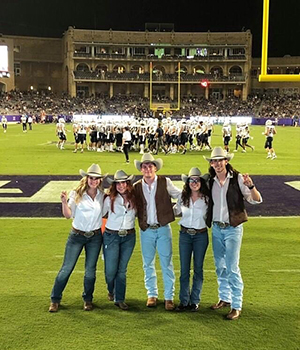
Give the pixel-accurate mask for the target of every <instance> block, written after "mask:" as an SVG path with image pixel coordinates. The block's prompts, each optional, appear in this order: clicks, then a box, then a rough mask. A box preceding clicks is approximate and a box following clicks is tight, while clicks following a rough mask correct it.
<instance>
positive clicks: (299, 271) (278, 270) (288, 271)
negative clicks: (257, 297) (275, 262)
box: [269, 269, 300, 273]
mask: <svg viewBox="0 0 300 350" xmlns="http://www.w3.org/2000/svg"><path fill="white" fill-rule="evenodd" d="M269 272H297V273H299V272H300V270H299V269H298V270H297V269H296V270H269Z"/></svg>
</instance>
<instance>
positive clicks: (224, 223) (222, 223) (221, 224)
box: [217, 221, 227, 228]
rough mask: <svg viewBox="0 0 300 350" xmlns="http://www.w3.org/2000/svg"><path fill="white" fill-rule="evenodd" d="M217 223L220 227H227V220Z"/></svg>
mask: <svg viewBox="0 0 300 350" xmlns="http://www.w3.org/2000/svg"><path fill="white" fill-rule="evenodd" d="M217 225H218V226H219V227H220V228H225V227H227V224H226V222H221V221H218V222H217Z"/></svg>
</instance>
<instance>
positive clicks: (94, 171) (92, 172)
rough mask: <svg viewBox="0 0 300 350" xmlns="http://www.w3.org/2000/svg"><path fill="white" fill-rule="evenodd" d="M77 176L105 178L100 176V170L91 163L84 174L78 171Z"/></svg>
mask: <svg viewBox="0 0 300 350" xmlns="http://www.w3.org/2000/svg"><path fill="white" fill-rule="evenodd" d="M79 174H80V175H81V176H82V177H84V176H93V177H101V178H103V177H105V176H106V175H107V174H105V175H102V174H101V168H100V167H99V165H98V164H95V163H93V164H92V165H91V166H90V167H89V168H88V170H87V171H86V172H85V171H84V170H82V169H80V170H79Z"/></svg>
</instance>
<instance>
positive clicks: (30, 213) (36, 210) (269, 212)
mask: <svg viewBox="0 0 300 350" xmlns="http://www.w3.org/2000/svg"><path fill="white" fill-rule="evenodd" d="M167 176H168V177H170V178H171V179H172V180H176V181H179V180H180V179H181V176H180V175H167ZM140 177H141V176H137V177H136V180H138V179H139V178H140ZM252 178H253V181H254V183H255V184H256V187H257V189H258V190H259V191H260V192H261V194H262V197H263V203H262V204H260V205H249V204H248V203H246V208H247V211H248V214H249V216H299V215H300V210H299V203H300V191H298V190H296V189H294V188H292V187H291V186H288V185H286V184H285V182H291V181H300V176H292V175H291V176H267V175H257V176H252ZM79 179H80V176H76V175H68V176H56V175H52V176H5V175H2V176H0V180H1V181H10V182H9V183H8V184H6V185H5V186H3V187H2V188H7V189H9V188H19V189H20V190H22V192H23V193H21V194H20V193H16V194H6V193H0V217H61V216H62V215H61V205H60V203H1V198H5V197H10V198H11V197H14V198H18V197H20V198H21V197H30V196H32V195H34V194H35V193H36V192H38V191H39V190H40V189H41V188H42V187H43V186H45V184H47V183H48V182H49V181H53V180H56V181H58V180H72V181H74V180H75V181H76V180H79ZM104 187H108V184H107V182H106V181H104Z"/></svg>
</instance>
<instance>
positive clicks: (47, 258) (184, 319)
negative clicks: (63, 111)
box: [0, 124, 300, 350]
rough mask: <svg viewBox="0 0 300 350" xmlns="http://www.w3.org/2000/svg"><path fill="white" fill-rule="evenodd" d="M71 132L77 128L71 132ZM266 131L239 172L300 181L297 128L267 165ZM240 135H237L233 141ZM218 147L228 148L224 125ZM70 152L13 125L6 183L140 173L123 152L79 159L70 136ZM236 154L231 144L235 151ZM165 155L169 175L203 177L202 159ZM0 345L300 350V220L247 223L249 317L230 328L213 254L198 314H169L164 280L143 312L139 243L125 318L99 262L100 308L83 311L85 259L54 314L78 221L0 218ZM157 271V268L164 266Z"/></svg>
mask: <svg viewBox="0 0 300 350" xmlns="http://www.w3.org/2000/svg"><path fill="white" fill-rule="evenodd" d="M67 128H68V129H69V130H71V126H67ZM263 129H264V128H263V127H260V126H254V127H251V130H252V132H251V134H252V136H254V139H253V140H250V142H249V143H250V144H252V145H254V146H255V147H256V148H255V151H254V152H251V151H250V152H247V153H245V154H242V153H241V152H238V153H236V154H235V157H234V159H233V161H232V165H233V166H234V167H235V168H237V169H238V170H239V171H241V172H249V173H250V174H256V175H260V174H266V175H299V174H300V163H299V148H300V147H299V146H300V145H299V132H300V129H299V128H291V127H286V128H285V127H278V128H277V129H278V134H277V135H275V138H274V147H275V150H276V153H277V155H278V158H277V159H276V160H274V161H271V160H266V154H265V151H264V148H263V146H264V141H265V137H264V136H263V135H262V134H261V133H262V132H263ZM233 133H234V135H235V132H233ZM212 140H213V141H212V146H217V145H221V144H222V137H221V128H220V126H217V127H216V128H215V133H214V134H213V138H212ZM68 141H69V142H70V143H67V144H66V149H65V150H62V151H60V150H58V149H57V148H56V146H55V143H56V136H55V126H54V125H51V124H50V125H34V126H33V131H28V132H27V133H23V132H22V127H21V125H9V126H8V132H7V133H6V134H4V133H3V134H2V135H0V147H1V150H2V152H1V163H0V173H1V174H2V175H78V170H79V169H80V168H83V169H86V168H87V167H88V166H89V165H90V164H91V163H93V162H95V163H99V164H100V165H101V167H102V171H103V172H104V173H106V172H108V173H110V174H113V173H114V172H115V171H116V170H117V169H121V168H123V169H124V170H126V171H127V172H128V173H134V174H138V172H137V170H136V169H135V167H134V165H133V159H140V157H141V156H140V155H139V154H138V153H137V152H131V153H130V160H131V163H130V164H129V165H125V164H124V155H123V154H119V153H114V154H111V153H95V152H87V151H85V152H84V154H80V153H77V154H73V153H72V150H73V147H74V146H73V145H72V144H71V142H73V135H72V133H68ZM231 149H232V150H233V149H234V139H233V141H232V142H231ZM209 154H210V152H209V151H202V152H187V154H186V155H184V156H183V155H180V154H176V155H173V154H172V155H168V156H164V155H162V154H160V155H159V157H161V158H163V160H164V167H163V169H162V170H161V171H160V173H162V174H174V175H175V174H177V175H178V174H181V173H187V172H188V170H189V169H190V168H191V167H192V166H199V167H200V168H201V170H202V172H205V171H206V169H207V167H208V163H207V162H206V161H205V160H204V159H203V158H202V155H209ZM0 225H1V233H0V246H1V247H2V249H1V254H0V263H1V264H0V266H1V277H2V283H1V284H0V295H1V298H0V300H1V312H0V344H1V349H57V348H60V349H99V348H100V349H116V348H119V349H149V350H150V349H151V350H152V349H161V348H166V349H194V348H197V349H199V348H203V349H232V348H237V349H287V350H290V349H299V343H300V337H299V334H300V333H299V317H298V309H299V308H298V307H297V305H298V300H299V257H300V256H299V228H300V218H292V219H291V218H267V219H262V218H250V221H249V222H248V223H247V224H245V234H244V241H243V245H242V256H241V270H242V275H243V279H244V282H245V293H244V294H245V295H244V306H243V314H242V317H241V318H240V319H239V320H237V321H233V322H230V321H225V320H224V319H223V317H224V315H226V312H227V310H221V311H217V312H214V311H212V310H210V309H209V306H210V305H211V304H212V303H214V302H216V301H217V283H216V276H215V273H214V264H213V258H212V252H211V246H210V247H209V249H208V252H207V256H206V260H205V281H204V286H203V293H202V300H201V307H200V311H199V312H198V313H195V314H194V313H175V312H166V311H165V310H164V308H163V300H162V298H163V296H162V290H163V286H162V278H161V273H160V272H159V273H158V281H159V289H160V292H161V293H160V303H159V305H158V307H157V309H156V310H151V309H147V308H146V307H145V301H146V292H145V289H144V283H143V271H142V259H141V254H140V246H139V240H137V245H136V248H135V251H134V254H133V256H132V259H131V261H130V265H129V270H128V290H127V302H128V304H129V305H130V306H131V309H130V311H128V312H123V311H121V310H119V309H117V308H116V307H115V306H114V305H113V303H111V302H108V301H107V299H106V294H107V292H106V288H105V282H104V276H103V261H102V260H101V259H99V263H98V274H97V283H96V291H95V306H96V309H95V310H94V311H93V312H91V313H87V312H84V311H83V310H82V301H81V297H80V296H81V292H82V280H83V270H84V266H83V260H84V259H83V258H80V259H79V262H78V264H77V266H76V268H75V271H74V273H73V274H72V276H71V278H70V281H69V283H68V285H67V288H66V290H65V293H64V298H63V303H62V307H61V310H60V311H59V312H58V313H57V314H50V313H48V306H49V295H50V291H51V288H52V285H53V281H54V278H55V276H56V274H57V272H58V270H59V268H60V265H61V262H62V258H63V253H64V245H65V242H66V239H67V232H68V230H69V228H70V225H71V222H70V221H67V220H64V219H52V220H50V219H22V218H20V219H3V218H2V219H0ZM172 227H173V236H174V240H173V246H174V266H175V271H176V277H177V280H176V297H175V299H176V302H178V293H179V254H178V232H177V230H178V228H177V225H176V223H174V224H172ZM157 264H158V262H157Z"/></svg>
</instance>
